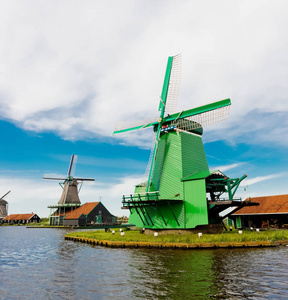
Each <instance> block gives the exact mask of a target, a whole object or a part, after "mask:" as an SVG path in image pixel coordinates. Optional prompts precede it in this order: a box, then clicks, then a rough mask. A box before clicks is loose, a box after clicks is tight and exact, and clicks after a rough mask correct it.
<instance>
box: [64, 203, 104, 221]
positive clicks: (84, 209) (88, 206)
mask: <svg viewBox="0 0 288 300" xmlns="http://www.w3.org/2000/svg"><path fill="white" fill-rule="evenodd" d="M98 204H99V202H87V203H85V204H83V205H82V206H80V207H78V208H76V209H74V210H72V211H71V212H69V213H68V214H67V216H66V217H65V220H71V219H78V218H79V217H80V216H81V215H82V214H83V215H88V214H89V213H90V212H91V210H92V209H93V208H94V207H96V206H97V205H98Z"/></svg>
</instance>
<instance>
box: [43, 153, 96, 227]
mask: <svg viewBox="0 0 288 300" xmlns="http://www.w3.org/2000/svg"><path fill="white" fill-rule="evenodd" d="M75 160H76V156H75V155H72V156H71V161H70V165H69V169H68V174H67V177H66V178H55V177H43V179H48V180H57V181H61V183H59V184H60V186H61V187H62V189H63V190H62V195H61V197H60V200H59V201H58V204H57V205H50V206H48V208H50V216H49V223H50V225H63V219H64V218H65V216H66V214H67V213H68V212H70V211H71V210H73V209H75V208H77V207H79V206H81V201H80V198H79V191H80V189H78V185H79V184H80V185H81V186H82V184H83V181H95V179H94V178H80V177H73V176H72V173H73V172H72V171H73V167H74V168H75Z"/></svg>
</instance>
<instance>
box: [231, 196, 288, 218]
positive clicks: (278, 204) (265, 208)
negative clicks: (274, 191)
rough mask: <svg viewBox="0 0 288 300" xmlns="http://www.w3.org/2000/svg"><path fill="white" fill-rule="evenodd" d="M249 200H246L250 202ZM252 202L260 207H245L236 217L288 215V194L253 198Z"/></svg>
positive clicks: (236, 213)
mask: <svg viewBox="0 0 288 300" xmlns="http://www.w3.org/2000/svg"><path fill="white" fill-rule="evenodd" d="M248 200H249V199H245V201H248ZM251 201H252V202H258V203H259V206H245V207H243V208H241V209H239V210H238V211H237V212H235V213H234V214H232V216H233V215H234V216H235V215H246V214H247V215H248V214H249V215H254V214H281V213H282V214H284V213H286V214H288V194H287V195H286V194H285V195H277V196H264V197H253V198H251Z"/></svg>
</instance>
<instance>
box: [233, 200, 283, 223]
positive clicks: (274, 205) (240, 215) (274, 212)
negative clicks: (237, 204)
mask: <svg viewBox="0 0 288 300" xmlns="http://www.w3.org/2000/svg"><path fill="white" fill-rule="evenodd" d="M250 199H251V201H253V202H258V203H259V206H250V207H249V206H246V207H243V208H241V209H239V210H238V211H237V212H234V213H232V214H231V216H230V218H231V219H232V220H233V221H234V224H235V228H250V227H254V228H288V194H285V195H277V196H263V197H253V198H252V197H251V198H249V200H250ZM247 200H248V199H246V200H245V201H247Z"/></svg>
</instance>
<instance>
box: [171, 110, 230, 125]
mask: <svg viewBox="0 0 288 300" xmlns="http://www.w3.org/2000/svg"><path fill="white" fill-rule="evenodd" d="M229 110H230V105H228V106H224V107H220V108H217V109H214V110H210V111H206V112H203V113H200V114H197V115H193V116H190V117H186V118H181V113H179V118H178V119H175V120H174V121H173V122H172V125H173V126H176V127H177V128H179V129H181V130H193V129H197V128H201V127H207V126H210V125H214V124H217V123H219V122H222V121H224V120H225V119H227V117H228V114H229Z"/></svg>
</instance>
